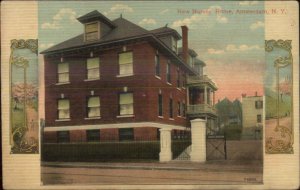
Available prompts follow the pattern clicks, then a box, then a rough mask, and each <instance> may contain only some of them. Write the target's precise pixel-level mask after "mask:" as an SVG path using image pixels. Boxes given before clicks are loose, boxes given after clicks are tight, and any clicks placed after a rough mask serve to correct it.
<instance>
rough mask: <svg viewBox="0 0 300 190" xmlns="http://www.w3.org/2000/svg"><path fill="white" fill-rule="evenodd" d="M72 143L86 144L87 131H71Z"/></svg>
mask: <svg viewBox="0 0 300 190" xmlns="http://www.w3.org/2000/svg"><path fill="white" fill-rule="evenodd" d="M70 142H86V131H85V130H72V131H70Z"/></svg>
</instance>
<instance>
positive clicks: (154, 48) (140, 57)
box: [42, 11, 217, 142]
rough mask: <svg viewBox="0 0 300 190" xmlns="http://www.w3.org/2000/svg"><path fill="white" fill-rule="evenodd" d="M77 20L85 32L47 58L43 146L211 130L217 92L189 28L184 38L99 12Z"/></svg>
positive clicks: (49, 51)
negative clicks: (195, 127) (193, 126)
mask: <svg viewBox="0 0 300 190" xmlns="http://www.w3.org/2000/svg"><path fill="white" fill-rule="evenodd" d="M78 21H79V22H81V23H82V25H83V31H84V32H83V34H81V35H78V36H76V37H74V38H71V39H68V40H66V41H64V42H61V43H59V44H57V45H54V46H53V47H51V48H49V49H47V50H45V51H43V52H42V54H44V62H45V100H46V102H45V128H44V137H45V138H44V140H45V142H78V141H83V142H85V141H102V140H139V139H149V140H150V139H157V138H158V137H159V130H158V129H160V128H169V129H172V130H173V131H177V132H178V131H179V132H182V131H183V130H185V129H186V128H187V127H189V126H190V123H189V121H190V119H194V118H199V117H201V118H204V119H207V121H208V126H213V125H214V121H215V120H216V118H217V114H216V111H215V109H214V98H213V97H214V92H215V91H216V90H217V87H216V85H215V83H214V82H213V81H212V80H211V79H209V78H208V77H207V76H206V75H203V67H204V66H205V63H204V62H202V61H200V60H199V59H198V58H197V54H196V53H195V52H194V51H193V50H191V49H189V48H188V28H187V27H186V26H182V37H181V36H180V35H179V34H178V32H177V31H176V30H174V29H171V28H169V27H167V26H165V27H161V28H158V29H155V30H150V31H149V30H146V29H144V28H142V27H140V26H138V25H136V24H134V23H132V22H130V21H128V20H126V19H125V18H122V17H120V18H117V19H115V20H113V21H111V20H109V19H108V18H107V17H105V16H104V15H102V14H101V13H99V12H98V11H92V12H90V13H88V14H86V15H84V16H81V17H79V18H78ZM181 38H182V48H181V49H178V48H177V41H178V40H180V39H181Z"/></svg>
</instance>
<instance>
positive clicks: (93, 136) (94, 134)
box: [86, 129, 100, 142]
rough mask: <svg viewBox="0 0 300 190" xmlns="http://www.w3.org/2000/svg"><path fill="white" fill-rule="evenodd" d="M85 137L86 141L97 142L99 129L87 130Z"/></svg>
mask: <svg viewBox="0 0 300 190" xmlns="http://www.w3.org/2000/svg"><path fill="white" fill-rule="evenodd" d="M86 139H87V141H88V142H98V141H100V129H95V130H87V131H86Z"/></svg>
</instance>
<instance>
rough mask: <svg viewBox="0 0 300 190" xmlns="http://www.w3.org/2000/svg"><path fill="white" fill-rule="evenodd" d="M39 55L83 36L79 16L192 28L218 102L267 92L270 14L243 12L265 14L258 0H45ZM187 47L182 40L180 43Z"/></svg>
mask: <svg viewBox="0 0 300 190" xmlns="http://www.w3.org/2000/svg"><path fill="white" fill-rule="evenodd" d="M38 3H39V51H42V50H44V49H47V48H48V47H51V46H53V45H54V44H57V43H59V42H62V41H64V40H66V39H69V38H71V37H74V36H76V35H78V34H81V33H82V32H83V26H82V24H81V23H79V22H78V21H77V20H76V18H78V17H80V16H82V15H84V14H86V13H88V12H91V11H93V10H98V11H99V12H101V13H102V14H104V15H105V16H106V17H108V18H109V19H111V20H114V19H116V18H118V17H120V14H122V17H123V18H125V19H127V20H129V21H131V22H133V23H135V24H138V25H139V26H141V27H143V28H145V29H148V30H151V29H155V28H159V27H162V26H165V25H166V24H168V27H171V28H173V29H176V30H177V31H178V32H179V34H181V28H180V26H181V25H187V26H188V28H189V48H191V49H194V50H195V51H196V52H197V54H198V58H199V59H201V60H203V61H204V62H205V63H206V67H205V69H204V73H205V74H207V75H208V76H209V77H210V78H211V79H212V80H213V81H214V82H216V84H217V86H218V91H217V92H216V99H220V100H221V99H223V98H225V97H227V98H228V99H230V100H234V99H236V98H240V97H241V94H242V93H244V94H247V95H249V96H253V95H254V94H255V92H256V91H257V92H258V94H259V95H262V94H263V80H264V73H265V50H264V43H265V42H264V40H265V39H264V15H263V14H239V13H237V10H264V4H263V2H258V1H251V2H250V1H241V2H238V1H230V2H224V1H214V2H208V1H204V2H203V1H202V2H200V1H185V2H180V1H174V2H172V1H167V2H162V1H155V2H151V1H144V2H139V1H126V2H124V1H104V2H101V1H91V2H88V1H84V2H82V1H80V2H76V1H75V2H70V1H66V2H62V1H39V2H38ZM178 46H179V47H180V46H181V41H180V42H179V43H178Z"/></svg>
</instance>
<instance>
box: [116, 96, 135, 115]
mask: <svg viewBox="0 0 300 190" xmlns="http://www.w3.org/2000/svg"><path fill="white" fill-rule="evenodd" d="M122 96H123V97H124V98H125V97H126V96H129V98H130V96H131V100H128V102H127V101H125V102H124V100H122ZM133 115H134V98H133V93H131V92H128V93H120V94H119V117H132V116H133Z"/></svg>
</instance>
